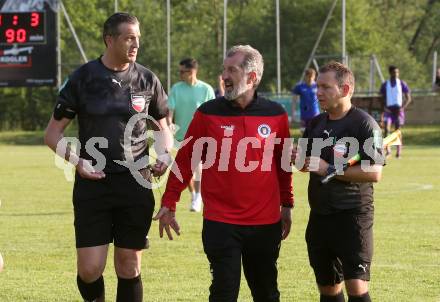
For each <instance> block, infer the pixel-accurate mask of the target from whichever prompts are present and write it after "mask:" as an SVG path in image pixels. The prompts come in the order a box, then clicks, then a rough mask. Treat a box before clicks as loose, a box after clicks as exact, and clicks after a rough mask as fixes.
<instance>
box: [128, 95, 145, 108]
mask: <svg viewBox="0 0 440 302" xmlns="http://www.w3.org/2000/svg"><path fill="white" fill-rule="evenodd" d="M131 107H133V109H134V110H135V111H136V112H142V111H144V109H145V97H144V96H143V95H140V94H132V95H131Z"/></svg>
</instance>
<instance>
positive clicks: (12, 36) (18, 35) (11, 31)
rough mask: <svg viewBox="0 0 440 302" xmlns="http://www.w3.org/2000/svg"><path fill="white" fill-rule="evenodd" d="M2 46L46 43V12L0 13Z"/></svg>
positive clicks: (0, 41) (0, 39)
mask: <svg viewBox="0 0 440 302" xmlns="http://www.w3.org/2000/svg"><path fill="white" fill-rule="evenodd" d="M0 28H1V33H0V44H2V45H5V44H6V45H8V44H14V43H20V44H36V43H41V44H44V43H46V26H45V13H44V12H28V13H0Z"/></svg>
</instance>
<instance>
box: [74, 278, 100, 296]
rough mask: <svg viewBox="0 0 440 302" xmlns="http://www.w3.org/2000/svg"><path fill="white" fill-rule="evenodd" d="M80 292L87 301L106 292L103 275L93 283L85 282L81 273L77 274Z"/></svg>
mask: <svg viewBox="0 0 440 302" xmlns="http://www.w3.org/2000/svg"><path fill="white" fill-rule="evenodd" d="M76 283H77V284H78V289H79V292H80V293H81V296H82V297H83V299H84V300H85V301H94V300H95V299H97V298H99V297H101V295H102V294H103V293H104V278H103V277H102V276H101V277H99V278H98V279H96V280H95V281H93V282H92V283H86V282H84V281H83V280H82V279H81V278H80V276H79V275H77V276H76Z"/></svg>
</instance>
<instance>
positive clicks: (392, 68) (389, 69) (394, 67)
mask: <svg viewBox="0 0 440 302" xmlns="http://www.w3.org/2000/svg"><path fill="white" fill-rule="evenodd" d="M396 69H399V68H398V67H397V66H394V65H390V66H388V72H389V73H390V74H391V73H393V72H394V70H396Z"/></svg>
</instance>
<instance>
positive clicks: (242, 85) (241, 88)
mask: <svg viewBox="0 0 440 302" xmlns="http://www.w3.org/2000/svg"><path fill="white" fill-rule="evenodd" d="M246 86H247V84H246V77H243V79H242V80H241V81H240V82H239V83H238V84H237V85H234V89H232V91H225V99H227V100H229V101H233V100H235V99H237V98H238V97H240V96H241V95H243V94H244V93H245V92H246V91H247V87H246Z"/></svg>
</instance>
